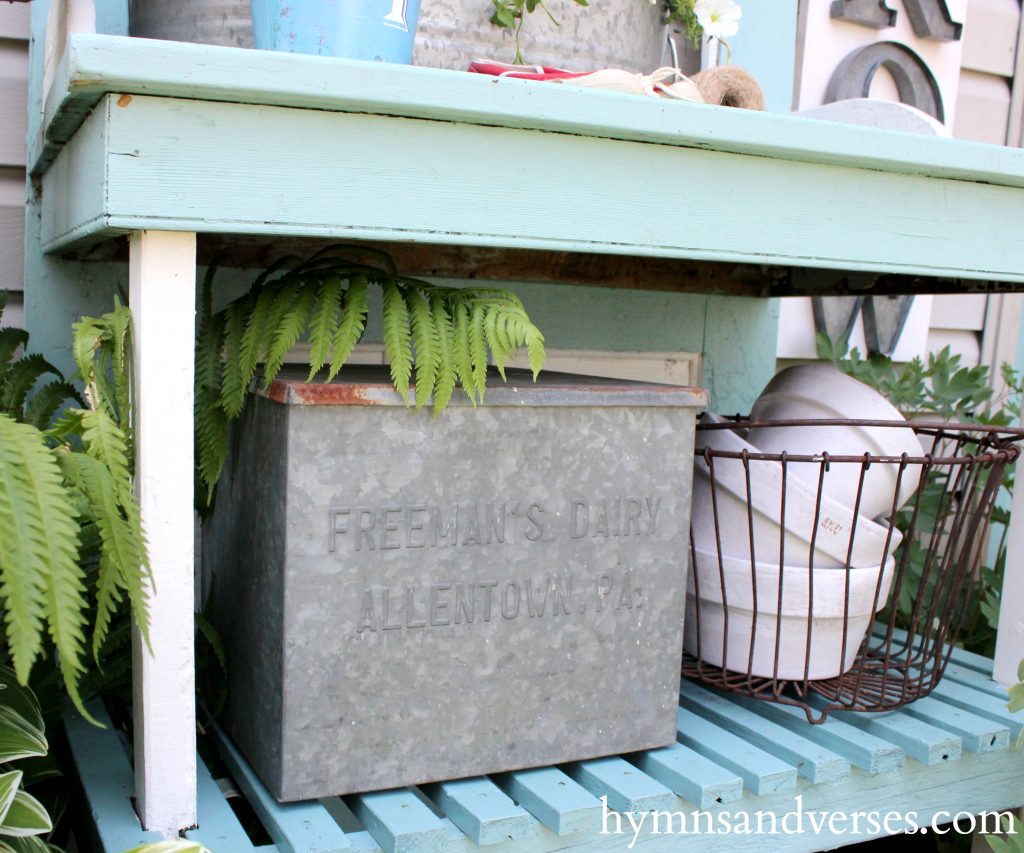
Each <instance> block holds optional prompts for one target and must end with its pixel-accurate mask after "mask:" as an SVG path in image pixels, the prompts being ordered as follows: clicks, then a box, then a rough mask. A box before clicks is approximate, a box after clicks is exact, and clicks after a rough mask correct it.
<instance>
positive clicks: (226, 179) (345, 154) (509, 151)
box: [43, 96, 1024, 281]
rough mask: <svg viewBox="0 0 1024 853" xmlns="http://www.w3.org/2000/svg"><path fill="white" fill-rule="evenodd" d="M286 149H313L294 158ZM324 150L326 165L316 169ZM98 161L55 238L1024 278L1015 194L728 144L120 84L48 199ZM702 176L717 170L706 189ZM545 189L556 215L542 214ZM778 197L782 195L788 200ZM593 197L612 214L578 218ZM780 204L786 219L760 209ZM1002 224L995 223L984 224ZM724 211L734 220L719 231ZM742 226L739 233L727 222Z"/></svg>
mask: <svg viewBox="0 0 1024 853" xmlns="http://www.w3.org/2000/svg"><path fill="white" fill-rule="evenodd" d="M172 127H173V133H171V132H169V130H168V129H169V128H172ZM101 137H102V138H101ZM341 137H344V138H345V140H346V144H345V146H344V147H343V148H342V147H339V146H338V145H337V140H338V139H339V138H341ZM524 145H529V146H530V148H531V150H532V151H533V152H534V155H535V157H536V158H537V159H539V160H542V161H543V162H545V163H546V164H547V169H546V170H545V171H544V172H543V173H540V172H537V171H535V170H526V171H523V173H522V174H521V175H518V176H517V179H516V180H515V181H514V182H509V180H508V175H507V174H506V171H505V165H504V164H505V163H507V162H510V161H512V162H514V160H515V152H518V151H520V150H522V148H523V146H524ZM97 149H101V150H102V153H99V152H98V151H97ZM225 150H230V151H232V152H233V161H232V162H233V165H232V168H230V169H224V168H222V166H219V165H218V166H216V167H213V166H211V164H212V163H215V162H219V161H218V156H217V153H216V152H220V151H225ZM290 150H302V151H303V152H304V154H303V157H302V158H282V157H281V156H280V154H279V152H281V151H290ZM309 162H317V163H319V164H320V167H321V171H317V172H313V171H311V170H309V169H308V168H306V164H307V163H309ZM396 163H407V164H411V168H412V173H411V174H410V175H409V179H408V181H402V182H397V181H395V180H393V177H392V175H393V172H394V168H395V164H396ZM426 163H429V164H430V165H429V172H430V178H429V180H420V179H418V178H417V176H416V175H417V171H418V170H422V168H423V166H422V165H420V166H416V165H415V164H426ZM766 164H771V167H770V168H766ZM83 173H84V174H88V175H93V176H95V175H101V176H103V177H104V180H102V181H99V182H96V185H97V186H99V187H100V189H99V190H94V191H91V192H90V191H86V190H85V189H84V188H83V190H82V192H81V193H75V194H72V195H71V196H70V197H66V196H65V197H64V198H66V199H67V203H66V204H55V205H53V206H52V207H49V208H48V213H47V215H45V216H44V218H43V242H44V247H45V248H46V249H47V250H48V251H63V250H65V249H68V248H70V247H72V246H74V245H75V244H77V243H83V242H89V241H93V240H96V239H98V238H101V237H109V236H112V235H115V234H118V233H124V232H126V231H131V230H136V229H140V228H147V229H155V230H166V229H171V230H177V229H181V230H187V229H189V228H193V229H196V230H199V231H202V232H207V233H211V232H212V233H236V232H245V233H249V234H262V235H267V236H274V235H294V236H300V235H301V236H317V237H331V238H351V239H355V238H362V239H373V240H409V239H415V240H418V241H423V242H429V243H445V244H449V245H463V246H488V245H491V246H495V245H497V246H505V247H509V248H518V249H544V250H555V251H570V252H573V251H575V252H581V251H584V252H598V253H611V254H641V255H646V256H651V257H666V258H695V259H703V260H718V261H729V262H746V263H763V262H765V261H766V260H770V261H771V262H772V263H776V264H794V265H797V266H815V267H828V268H842V269H874V270H886V271H891V272H901V273H907V274H926V275H942V276H961V277H966V278H982V279H989V278H999V279H1002V280H1007V281H1022V280H1024V272H1022V271H1021V270H1022V265H1021V264H1020V260H1021V257H1020V252H1019V246H1020V245H1022V244H1024V222H1022V223H1020V225H1019V231H1018V225H1017V222H1018V219H1017V218H1016V217H1015V213H1016V211H1017V210H1018V208H1019V204H1020V202H1019V198H1018V195H1019V193H1018V190H1017V189H1016V188H1010V187H1001V186H995V185H991V184H977V183H970V182H967V181H952V180H948V179H938V178H926V177H921V176H916V175H906V174H895V173H885V172H879V171H864V170H862V169H855V168H852V167H837V166H832V165H823V164H815V163H802V162H796V161H792V160H768V159H766V158H764V157H752V156H747V155H741V154H734V153H727V152H723V151H714V150H697V149H685V150H682V149H677V148H673V147H670V146H667V145H645V144H643V143H638V142H626V141H620V140H608V139H603V138H596V137H588V138H583V137H577V136H567V135H564V134H535V133H532V132H530V131H525V130H519V129H513V128H502V127H481V126H478V125H470V124H452V123H448V122H438V121H423V120H415V119H395V118H391V117H385V116H373V115H356V114H351V113H330V112H326V111H320V110H296V109H287V108H282V107H256V106H249V105H244V104H225V103H211V102H206V101H194V100H177V99H169V98H150V97H143V96H138V97H135V98H134V99H132V100H131V101H130V102H126V101H125V100H124V99H119V98H117V97H114V96H107V97H105V98H104V99H103V101H102V102H101V103H100V104H98V105H97V107H96V109H95V110H94V112H93V113H92V115H91V116H90V117H89V118H88V119H87V120H86V122H85V123H84V124H83V125H82V127H81V128H79V130H78V132H77V133H76V134H75V137H74V139H73V141H72V143H70V144H68V145H67V146H65V147H64V148H63V149H62V150H61V152H60V155H59V156H58V157H57V159H56V161H55V163H54V166H53V168H51V169H50V170H49V171H48V172H47V173H46V175H44V176H43V191H44V198H46V197H48V196H49V197H53V196H54V194H56V193H57V189H56V187H58V186H62V185H63V184H65V183H67V182H69V181H72V180H73V177H72V176H73V175H80V174H83ZM598 174H599V175H601V179H600V180H594V175H598ZM325 175H329V176H330V177H329V178H326V179H325V177H324V176H325ZM702 181H709V183H707V185H706V186H704V187H703V189H702V187H701V183H702ZM712 185H713V187H714V190H715V193H716V198H717V199H718V201H717V202H716V205H717V208H718V209H717V211H716V216H715V217H707V216H705V215H704V211H705V207H704V203H703V198H704V195H703V193H704V192H705V191H710V190H711V188H712ZM823 185H827V186H829V187H830V197H831V198H832V199H833V203H832V205H831V206H830V210H829V216H828V217H823V216H821V212H820V194H819V191H818V189H817V188H818V187H820V186H823ZM499 186H500V187H502V188H503V190H502V203H501V205H500V210H501V215H500V216H488V217H482V216H481V213H480V211H481V210H482V209H487V208H490V207H491V206H492V205H491V202H490V201H489V200H488V198H487V196H488V193H489V192H491V189H490V188H496V187H499ZM467 188H476V189H474V190H472V191H468V192H467ZM541 197H543V198H544V199H545V215H544V216H543V217H538V216H537V213H536V201H535V199H537V198H541ZM656 197H671V198H673V199H674V202H673V206H674V214H675V216H676V217H678V218H681V219H683V220H685V221H686V222H687V227H686V228H684V229H666V228H665V227H664V223H663V221H662V215H661V211H660V210H659V209H658V208H657V207H656V206H649V205H643V206H640V207H637V206H636V204H635V199H637V198H656ZM780 198H785V199H786V205H785V206H782V207H779V206H778V204H777V200H778V199H780ZM97 202H98V205H99V210H98V211H97ZM44 206H45V205H44ZM880 208H881V209H885V208H890V209H897V208H898V209H900V210H901V214H902V216H903V217H904V218H905V219H906V220H907V221H908V223H909V222H916V223H917V226H916V227H917V228H919V229H921V230H920V233H919V234H918V236H914V235H915V233H917V232H914V231H913V228H910V227H908V229H907V233H908V235H909V236H907V237H905V238H903V239H900V240H892V239H891V229H890V228H889V227H888V225H887V224H886V220H885V219H884V218H883V217H875V216H873V215H866V211H869V210H874V209H880ZM428 209H429V210H431V211H432V212H431V217H430V221H429V223H426V220H424V217H423V211H424V210H428ZM581 209H594V210H598V209H599V210H602V211H604V213H603V215H602V216H601V217H599V218H594V217H582V218H581V217H579V216H578V215H577V213H578V211H579V210H581ZM766 209H773V210H775V215H773V216H772V217H771V218H770V219H765V217H764V216H763V215H762V213H761V211H763V210H766ZM936 211H942V212H943V214H944V215H943V216H940V217H936V215H935V214H936ZM996 218H998V220H999V221H1000V223H1001V227H1000V228H999V229H997V230H992V229H990V228H986V227H985V223H987V222H992V221H994V219H996ZM723 220H724V221H729V222H730V227H729V228H728V229H723V228H721V227H720V225H719V222H720V221H723ZM739 232H742V233H744V235H745V236H744V239H743V240H741V241H738V240H736V239H734V238H733V236H732V235H733V234H734V233H739ZM809 247H813V249H810V248H809ZM969 247H970V248H969ZM981 249H983V250H981Z"/></svg>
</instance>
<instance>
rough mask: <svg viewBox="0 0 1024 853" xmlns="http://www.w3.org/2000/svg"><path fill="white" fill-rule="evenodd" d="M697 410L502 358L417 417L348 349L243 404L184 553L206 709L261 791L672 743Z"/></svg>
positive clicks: (325, 787)
mask: <svg viewBox="0 0 1024 853" xmlns="http://www.w3.org/2000/svg"><path fill="white" fill-rule="evenodd" d="M348 370H349V369H348V368H346V371H348ZM370 370H371V371H372V370H373V369H370ZM705 403H706V396H705V392H703V391H700V390H697V389H692V388H677V387H670V386H657V385H646V384H641V383H631V382H621V381H617V380H597V379H584V378H581V377H576V376H559V375H545V376H542V378H541V379H540V380H539V381H538V382H537V383H536V384H534V383H533V382H532V381H531V380H530V379H529V377H524V376H510V381H509V383H508V384H507V385H504V384H501V383H494V384H493V385H492V387H490V389H489V390H488V392H487V398H486V404H485V405H482V406H478V407H476V408H473V407H472V406H470V405H469V402H468V400H467V399H466V398H465V397H463V398H462V400H453V404H452V405H451V407H450V408H449V409H448V410H447V411H446V412H445V413H444V414H443V415H441V416H440V417H438V418H436V419H435V418H432V417H431V416H430V415H429V414H428V413H427V412H421V413H420V414H415V413H414V412H413V411H412V410H410V409H407V408H405V406H404V405H403V404H402V401H401V399H400V398H399V396H398V395H397V394H396V393H395V392H394V391H393V390H392V389H391V386H390V384H389V382H388V379H387V375H386V373H384V372H383V370H381V371H380V372H367V371H365V370H364V371H363V372H359V371H358V369H355V368H354V369H352V372H349V373H348V376H347V377H346V378H345V379H344V380H339V381H335V382H333V383H331V384H304V383H303V382H302V381H301V378H300V377H298V376H297V375H296V376H295V377H292V378H289V377H288V376H284V377H283V378H281V379H279V380H278V381H276V382H274V384H273V385H272V386H271V388H270V390H269V392H268V393H267V394H266V395H263V396H258V397H255V398H254V399H253V400H251V401H250V403H249V405H248V406H247V410H246V412H245V414H244V415H243V418H242V419H241V421H240V422H239V424H238V425H237V428H236V430H235V432H234V435H233V438H232V450H231V454H230V460H229V462H228V466H227V469H226V471H225V474H224V477H223V479H222V481H221V486H220V488H219V491H218V494H217V506H216V511H215V514H214V516H213V518H212V519H211V521H210V523H209V524H208V525H207V528H206V532H205V539H204V547H203V552H204V564H205V570H206V572H207V573H208V574H209V575H210V576H212V585H213V595H214V599H213V600H214V605H215V610H216V614H217V615H216V617H215V618H216V622H217V627H218V628H219V629H220V631H221V632H222V634H223V637H224V640H225V642H226V644H227V648H228V653H229V662H230V698H229V704H228V708H227V710H226V712H225V719H224V724H225V727H226V729H227V730H228V732H229V734H230V735H231V736H232V738H233V739H234V740H235V741H236V743H237V744H238V746H239V747H240V748H241V750H242V751H243V752H244V754H245V755H246V756H247V758H248V759H249V761H250V762H251V763H252V765H253V767H254V768H255V769H256V771H257V772H258V773H259V774H260V776H261V777H262V778H263V780H264V782H265V783H266V784H267V785H268V787H269V788H270V790H271V791H272V792H273V793H274V795H275V796H276V797H277V798H278V799H280V800H283V801H287V800H296V799H305V798H311V797H319V796H325V795H329V794H345V793H353V792H358V791H368V790H376V789H381V788H390V787H394V786H399V785H409V784H419V783H424V782H429V781H433V780H438V779H451V778H458V777H464V776H472V775H475V774H481V773H492V772H498V771H502V770H511V769H516V768H523V767H530V766H536V765H546V764H553V763H558V762H564V761H570V760H575V759H583V758H590V757H594V756H599V755H608V754H613V753H621V752H629V751H631V750H638V749H644V748H650V747H656V746H661V745H664V744H668V743H671V742H674V741H675V736H676V735H675V731H676V713H677V708H678V692H679V666H680V658H681V648H682V627H683V613H684V606H685V605H684V599H685V589H686V564H687V552H688V525H689V514H690V485H691V470H692V453H693V427H694V420H695V414H696V410H697V408H698V407H700V406H702V405H704V404H705Z"/></svg>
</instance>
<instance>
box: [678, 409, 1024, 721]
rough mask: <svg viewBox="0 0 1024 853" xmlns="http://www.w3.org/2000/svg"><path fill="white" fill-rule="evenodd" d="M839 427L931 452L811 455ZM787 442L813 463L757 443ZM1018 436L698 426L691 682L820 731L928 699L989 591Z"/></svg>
mask: <svg viewBox="0 0 1024 853" xmlns="http://www.w3.org/2000/svg"><path fill="white" fill-rule="evenodd" d="M836 428H841V429H846V430H848V429H851V428H852V429H860V430H871V431H873V434H874V435H875V436H878V435H881V436H882V437H883V438H884V437H886V435H895V434H890V433H888V431H890V430H900V431H901V433H900V435H903V436H905V435H907V434H909V432H910V431H911V430H912V431H913V433H914V434H916V437H917V439H918V440H919V441H920V443H921V448H922V450H925V451H926V452H924V453H923V455H908V454H907V453H906V452H904V453H902V454H901V455H899V456H882V455H872V454H871V453H864V454H863V455H860V456H853V455H830V454H829V453H828V452H825V451H822V452H814V453H809V452H806V451H808V450H809V449H810V448H812V447H818V446H824V447H827V446H828V440H829V436H830V435H834V434H835V433H834V430H835V429H836ZM777 429H786V430H790V431H791V434H792V435H794V436H795V437H797V436H798V437H799V446H797V447H795V448H794V449H795V450H798V451H801V452H795V453H788V452H785V453H760V452H752V450H756V449H757V448H756V446H754V445H753V444H750V443H747V442H746V441H745V437H746V436H747V435H748V434H750V433H753V434H754V435H762V436H763V435H765V433H764V430H777ZM794 429H797V430H799V431H798V432H794V431H793V430H794ZM808 430H810V432H808ZM724 431H727V432H724ZM879 431H881V432H879ZM726 436H728V440H724V439H725V437H726ZM1021 438H1024V430H1021V429H1012V428H1007V427H996V426H983V425H966V424H948V423H937V422H921V423H914V422H905V421H898V422H893V421H876V420H838V419H837V420H814V421H811V420H774V421H750V420H743V419H738V418H737V419H733V420H728V421H725V420H722V419H718V422H711V423H707V422H702V423H700V424H698V426H697V440H696V451H695V454H694V461H695V475H694V492H693V520H692V525H691V541H690V572H689V580H688V588H687V613H686V620H685V622H684V635H685V645H684V655H683V664H682V674H683V676H685V677H688V678H693V679H696V680H699V681H701V682H704V683H705V684H708V685H710V686H713V687H716V688H719V689H722V690H726V691H730V692H733V693H737V694H742V695H746V696H750V697H754V698H757V699H764V700H768V701H773V702H780V703H784V704H788V705H793V706H797V707H799V708H802V709H803V710H804V712H805V714H806V715H807V719H808V721H809V722H812V723H820V722H823V721H824V720H825V719H826V718H827V716H828V715H829V713H830V712H832V711H834V710H844V711H886V710H891V709H894V708H898V707H900V706H902V705H905V704H907V703H909V702H913V701H914V700H916V699H919V698H921V697H923V696H926V695H928V693H930V692H931V691H932V690H933V689H934V688H935V686H936V685H937V684H938V682H939V680H940V679H941V678H942V674H943V672H944V670H945V667H946V663H947V662H948V660H949V655H950V651H951V648H952V644H953V643H954V642H955V641H956V639H957V636H958V633H959V631H960V628H961V625H962V622H963V620H964V618H965V616H966V614H967V613H968V611H969V609H970V608H969V607H968V602H969V601H970V600H971V597H972V596H976V595H978V594H979V590H980V589H981V588H982V585H981V578H982V570H983V566H984V565H985V564H986V562H987V561H990V559H991V558H990V551H992V550H993V543H990V541H989V529H990V520H991V517H992V511H993V508H994V506H995V505H996V501H997V499H998V497H999V494H1000V491H1001V489H1002V487H1003V480H1004V475H1006V474H1007V472H1008V470H1010V469H1009V468H1008V466H1011V464H1012V463H1013V462H1014V461H1015V460H1016V458H1017V456H1018V454H1019V452H1020V451H1019V448H1018V447H1017V445H1016V444H1015V442H1017V441H1019V440H1020V439H1021ZM771 443H772V444H773V445H774V446H776V447H777V446H778V445H779V442H771ZM914 446H915V447H916V444H915V445H914ZM837 496H838V497H837ZM872 508H873V509H872ZM874 512H877V514H876V515H872V514H871V513H874Z"/></svg>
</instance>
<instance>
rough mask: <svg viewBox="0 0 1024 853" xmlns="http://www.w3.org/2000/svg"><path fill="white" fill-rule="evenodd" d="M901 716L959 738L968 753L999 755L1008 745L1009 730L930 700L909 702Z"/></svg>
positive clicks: (975, 715)
mask: <svg viewBox="0 0 1024 853" xmlns="http://www.w3.org/2000/svg"><path fill="white" fill-rule="evenodd" d="M903 712H904V713H905V714H909V715H910V716H912V717H916V718H917V719H919V720H923V721H924V722H926V723H931V724H932V725H934V726H938V727H939V728H941V729H945V730H946V731H947V732H952V733H953V734H955V735H957V736H959V737H960V738H961V740H962V741H963V748H964V749H966V750H967V751H969V752H998V751H999V750H1002V749H1007V748H1008V747H1009V745H1010V729H1009V727H1008V726H1004V725H1001V724H999V723H996V722H994V721H992V720H989V719H986V718H985V717H979V716H978V715H977V714H972V713H971V712H969V711H965V710H964V709H963V708H958V707H956V706H955V705H947V704H946V703H945V702H940V701H939V700H938V699H934V698H932V697H931V696H925V697H924V698H923V699H918V700H917V701H916V702H911V703H910V704H909V705H906V706H905V707H904V708H903Z"/></svg>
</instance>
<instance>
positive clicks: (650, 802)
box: [563, 756, 676, 814]
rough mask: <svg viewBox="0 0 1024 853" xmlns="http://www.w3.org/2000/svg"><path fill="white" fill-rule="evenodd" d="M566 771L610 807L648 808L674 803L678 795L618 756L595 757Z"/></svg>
mask: <svg viewBox="0 0 1024 853" xmlns="http://www.w3.org/2000/svg"><path fill="white" fill-rule="evenodd" d="M563 769H564V770H565V772H566V773H568V774H569V776H571V777H572V778H573V779H575V780H576V781H577V782H579V783H580V784H581V785H582V786H583V787H584V788H586V789H587V790H588V791H590V793H591V794H593V795H594V796H595V797H597V798H598V799H599V800H600V799H601V798H602V797H607V798H608V799H607V802H608V808H609V809H614V810H615V811H620V812H635V813H637V814H640V813H642V812H649V811H654V810H665V809H671V808H674V807H675V804H676V796H675V794H673V793H672V791H670V790H669V789H668V788H666V787H665V786H664V785H662V784H661V783H660V782H658V781H656V780H654V779H652V778H651V777H650V776H648V775H647V774H646V773H644V772H643V771H642V770H640V769H639V768H637V767H634V766H633V765H632V764H630V763H629V762H628V761H624V760H623V759H621V758H618V757H615V756H613V757H611V758H595V759H592V760H590V761H581V762H579V763H576V764H569V765H566V766H565V767H564V768H563Z"/></svg>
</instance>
